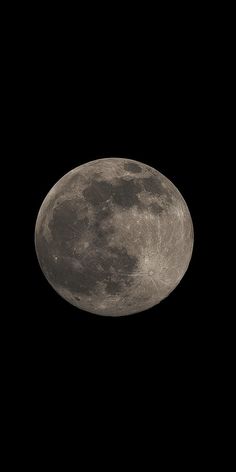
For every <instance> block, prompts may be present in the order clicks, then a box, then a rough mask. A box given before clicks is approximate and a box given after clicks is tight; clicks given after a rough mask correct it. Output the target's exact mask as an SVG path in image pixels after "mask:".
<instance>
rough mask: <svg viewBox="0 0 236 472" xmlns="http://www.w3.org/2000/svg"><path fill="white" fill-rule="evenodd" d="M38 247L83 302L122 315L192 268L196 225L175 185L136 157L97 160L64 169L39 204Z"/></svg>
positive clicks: (59, 282) (46, 266) (54, 278)
mask: <svg viewBox="0 0 236 472" xmlns="http://www.w3.org/2000/svg"><path fill="white" fill-rule="evenodd" d="M35 247H36V253H37V257H38V260H39V264H40V266H41V269H42V271H43V273H44V275H45V277H46V278H47V280H48V282H49V283H50V284H51V285H52V287H53V288H54V289H55V290H56V291H57V292H58V293H59V294H60V295H61V296H62V297H63V298H64V299H66V300H67V301H68V302H69V303H71V304H72V305H75V306H77V307H78V308H80V309H82V310H85V311H88V312H91V313H96V314H98V315H106V316H122V315H129V314H133V313H137V312H141V311H144V310H147V309H148V308H150V307H152V306H154V305H156V304H158V303H159V302H160V301H161V300H163V299H164V298H165V297H167V296H168V295H169V293H170V292H172V290H173V289H174V288H175V287H176V286H177V284H178V283H179V282H180V280H181V278H182V277H183V275H184V273H185V272H186V270H187V268H188V265H189V261H190V259H191V255H192V249H193V225H192V220H191V216H190V213H189V210H188V207H187V205H186V203H185V201H184V199H183V197H182V196H181V194H180V192H179V191H178V190H177V188H176V187H175V186H174V185H173V184H172V183H171V182H170V180H168V179H167V178H166V177H165V176H164V175H162V174H161V173H160V172H158V171H157V170H155V169H153V168H152V167H150V166H148V165H146V164H143V163H141V162H138V161H134V160H130V159H121V158H107V159H98V160H95V161H91V162H88V163H86V164H83V165H81V166H79V167H77V168H75V169H73V170H72V171H71V172H68V174H66V175H64V177H62V178H61V179H60V180H59V181H58V182H57V183H56V184H55V185H54V187H53V188H52V189H51V190H50V192H49V193H48V195H47V196H46V198H45V200H44V201H43V203H42V206H41V208H40V210H39V213H38V217H37V221H36V227H35Z"/></svg>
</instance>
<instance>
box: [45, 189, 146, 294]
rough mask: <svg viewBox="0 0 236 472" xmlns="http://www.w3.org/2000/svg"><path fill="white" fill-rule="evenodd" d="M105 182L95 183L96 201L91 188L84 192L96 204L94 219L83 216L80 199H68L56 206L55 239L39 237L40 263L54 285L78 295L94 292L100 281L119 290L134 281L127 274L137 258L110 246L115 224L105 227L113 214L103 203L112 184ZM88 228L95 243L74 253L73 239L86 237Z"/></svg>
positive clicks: (112, 290)
mask: <svg viewBox="0 0 236 472" xmlns="http://www.w3.org/2000/svg"><path fill="white" fill-rule="evenodd" d="M103 184H104V183H103ZM103 184H102V187H100V186H99V185H95V189H96V190H95V192H96V196H97V195H99V196H100V198H97V199H96V201H95V199H94V198H93V194H92V193H91V189H90V188H89V189H86V190H89V191H88V192H84V196H86V197H87V201H88V202H89V203H91V204H92V205H93V208H94V219H93V220H92V221H89V220H88V218H87V217H83V218H81V217H80V214H79V208H80V202H79V200H78V199H71V200H66V201H64V202H62V203H61V204H60V205H58V206H57V207H56V208H55V209H54V212H53V217H52V219H51V221H50V224H49V229H50V231H51V236H52V239H51V240H50V241H49V242H48V241H47V240H46V239H45V237H44V236H43V235H42V234H40V235H39V237H38V238H37V250H38V253H39V254H40V255H41V265H42V268H43V270H44V271H45V273H46V274H47V276H48V278H49V280H50V281H51V282H52V283H53V284H55V286H60V287H65V288H68V289H69V290H71V291H73V292H76V293H77V294H78V295H79V294H84V295H89V294H92V293H94V291H96V289H99V283H100V284H104V288H105V290H106V292H107V293H109V294H118V293H120V291H122V289H123V288H124V286H129V285H130V284H131V282H132V279H131V278H130V277H129V275H127V276H126V275H124V274H125V273H126V272H127V274H130V273H132V272H133V271H134V270H135V268H136V267H137V262H138V261H137V259H136V258H135V257H134V256H130V255H129V254H128V253H127V250H126V249H125V248H115V247H109V246H108V243H109V240H110V238H111V235H112V234H113V233H114V228H112V227H111V226H109V225H107V227H104V226H103V227H102V225H104V223H105V222H106V221H109V218H110V217H111V216H112V212H111V208H110V207H109V205H108V204H106V203H104V199H105V198H106V197H107V196H108V195H109V193H108V192H107V190H110V187H109V188H108V187H106V186H104V185H103ZM100 188H102V190H100ZM97 189H99V191H98V193H97ZM88 232H90V237H91V236H92V245H91V246H92V247H91V248H87V249H85V250H84V251H83V252H81V254H79V255H77V254H76V255H75V254H74V244H73V241H74V242H75V243H76V242H78V241H79V240H80V238H81V237H82V236H85V238H86V234H87V235H88ZM100 287H101V285H100Z"/></svg>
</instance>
